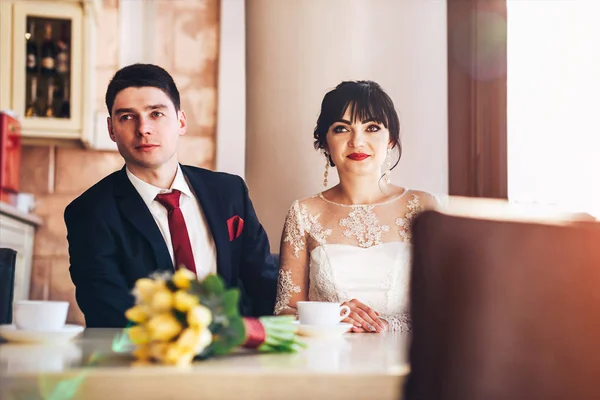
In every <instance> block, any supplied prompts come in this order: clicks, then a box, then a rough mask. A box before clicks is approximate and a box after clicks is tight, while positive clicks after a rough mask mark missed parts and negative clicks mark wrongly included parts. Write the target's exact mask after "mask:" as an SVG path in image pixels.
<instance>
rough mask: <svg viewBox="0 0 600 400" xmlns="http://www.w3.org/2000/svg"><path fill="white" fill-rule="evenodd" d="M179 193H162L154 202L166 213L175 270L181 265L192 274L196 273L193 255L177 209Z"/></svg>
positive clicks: (177, 191) (180, 213) (179, 210)
mask: <svg viewBox="0 0 600 400" xmlns="http://www.w3.org/2000/svg"><path fill="white" fill-rule="evenodd" d="M180 196H181V192H180V191H179V190H173V191H172V192H171V193H162V194H159V195H157V196H156V201H158V202H159V203H160V204H162V205H163V206H164V207H165V208H166V209H167V211H168V213H169V214H168V218H169V232H171V244H172V245H173V254H174V255H175V269H177V267H179V266H181V265H183V266H185V268H187V269H189V270H190V271H192V272H193V273H196V264H195V263H194V253H192V245H191V243H190V237H189V236H188V231H187V226H186V225H185V219H183V213H182V212H181V208H179V197H180Z"/></svg>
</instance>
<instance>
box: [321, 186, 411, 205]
mask: <svg viewBox="0 0 600 400" xmlns="http://www.w3.org/2000/svg"><path fill="white" fill-rule="evenodd" d="M407 193H408V189H407V188H404V191H403V192H402V193H400V194H399V195H398V196H396V197H394V198H392V199H389V200H386V201H383V202H381V203H373V204H342V203H336V202H335V201H331V200H328V199H326V198H325V196H323V192H320V193H319V194H318V195H317V197H318V198H320V199H321V200H323V201H324V202H326V203H329V204H333V205H335V206H340V207H348V208H357V207H376V206H383V205H385V204H390V203H393V202H395V201H397V200H400V199H401V198H402V197H404V195H405V194H407Z"/></svg>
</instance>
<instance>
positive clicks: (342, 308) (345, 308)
mask: <svg viewBox="0 0 600 400" xmlns="http://www.w3.org/2000/svg"><path fill="white" fill-rule="evenodd" d="M340 310H345V311H344V313H343V314H342V315H340V322H341V321H342V320H343V319H346V318H347V317H348V315H350V312H351V310H350V307H348V306H345V305H344V306H340Z"/></svg>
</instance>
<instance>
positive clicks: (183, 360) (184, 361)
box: [177, 351, 196, 366]
mask: <svg viewBox="0 0 600 400" xmlns="http://www.w3.org/2000/svg"><path fill="white" fill-rule="evenodd" d="M195 356H196V355H195V354H194V353H193V352H191V351H185V352H183V354H181V356H180V357H179V360H178V361H177V365H178V366H184V365H190V364H191V363H192V360H193V359H194V357H195Z"/></svg>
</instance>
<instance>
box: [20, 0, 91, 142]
mask: <svg viewBox="0 0 600 400" xmlns="http://www.w3.org/2000/svg"><path fill="white" fill-rule="evenodd" d="M79 7H80V6H78V5H77V3H74V4H68V3H67V4H58V3H52V4H48V3H43V2H30V1H27V2H19V3H16V4H15V8H14V32H15V34H14V39H13V53H14V57H13V79H14V80H13V109H14V110H15V111H16V112H17V113H18V114H20V115H21V116H22V117H23V118H22V124H23V128H22V129H23V131H24V133H25V134H31V132H35V133H38V134H39V136H44V134H45V133H46V134H48V135H49V136H50V135H51V136H52V137H57V136H62V137H65V138H68V137H71V136H73V137H77V136H78V135H79V133H78V131H80V130H81V115H80V114H81V111H80V110H81V86H82V81H81V77H82V71H81V43H82V40H81V35H82V29H81V9H80V8H79ZM36 136H37V135H36Z"/></svg>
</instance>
